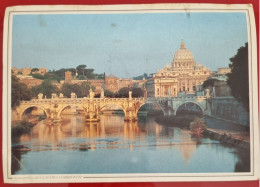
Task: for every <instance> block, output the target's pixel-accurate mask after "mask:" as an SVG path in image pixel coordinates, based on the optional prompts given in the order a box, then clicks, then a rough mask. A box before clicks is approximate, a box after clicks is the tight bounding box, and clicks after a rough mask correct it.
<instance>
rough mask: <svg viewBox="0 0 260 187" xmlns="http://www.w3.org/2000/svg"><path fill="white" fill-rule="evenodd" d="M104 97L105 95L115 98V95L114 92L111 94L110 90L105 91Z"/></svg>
mask: <svg viewBox="0 0 260 187" xmlns="http://www.w3.org/2000/svg"><path fill="white" fill-rule="evenodd" d="M104 95H105V97H114V95H115V94H114V93H113V92H111V91H110V90H107V89H105V90H104Z"/></svg>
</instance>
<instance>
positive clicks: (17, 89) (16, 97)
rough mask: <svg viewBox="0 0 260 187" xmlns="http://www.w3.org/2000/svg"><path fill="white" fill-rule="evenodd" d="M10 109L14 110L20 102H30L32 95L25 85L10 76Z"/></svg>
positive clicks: (13, 76)
mask: <svg viewBox="0 0 260 187" xmlns="http://www.w3.org/2000/svg"><path fill="white" fill-rule="evenodd" d="M11 84H12V91H11V95H12V96H11V107H12V108H15V107H16V106H18V105H19V104H20V101H22V100H25V101H27V100H31V99H32V94H31V91H30V89H29V88H28V87H27V85H25V84H22V83H19V79H18V78H17V77H16V76H15V75H12V83H11Z"/></svg>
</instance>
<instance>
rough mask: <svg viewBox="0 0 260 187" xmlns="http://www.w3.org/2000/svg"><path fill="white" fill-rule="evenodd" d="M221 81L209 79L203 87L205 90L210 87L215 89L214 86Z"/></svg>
mask: <svg viewBox="0 0 260 187" xmlns="http://www.w3.org/2000/svg"><path fill="white" fill-rule="evenodd" d="M219 81H220V80H218V79H214V78H213V79H211V78H210V79H207V80H205V81H204V82H203V85H202V87H203V88H204V89H205V88H208V87H213V86H215V84H216V83H217V82H219Z"/></svg>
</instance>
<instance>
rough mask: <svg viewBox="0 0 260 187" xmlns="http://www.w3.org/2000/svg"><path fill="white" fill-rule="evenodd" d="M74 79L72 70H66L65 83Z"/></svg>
mask: <svg viewBox="0 0 260 187" xmlns="http://www.w3.org/2000/svg"><path fill="white" fill-rule="evenodd" d="M71 81H72V72H71V71H66V72H65V83H71Z"/></svg>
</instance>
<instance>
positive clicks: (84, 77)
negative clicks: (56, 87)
mask: <svg viewBox="0 0 260 187" xmlns="http://www.w3.org/2000/svg"><path fill="white" fill-rule="evenodd" d="M77 79H78V80H86V76H84V75H79V76H78V77H77Z"/></svg>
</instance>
